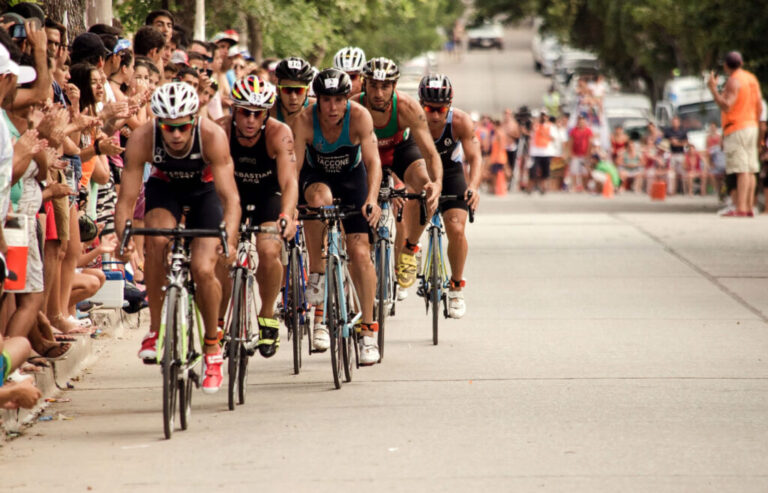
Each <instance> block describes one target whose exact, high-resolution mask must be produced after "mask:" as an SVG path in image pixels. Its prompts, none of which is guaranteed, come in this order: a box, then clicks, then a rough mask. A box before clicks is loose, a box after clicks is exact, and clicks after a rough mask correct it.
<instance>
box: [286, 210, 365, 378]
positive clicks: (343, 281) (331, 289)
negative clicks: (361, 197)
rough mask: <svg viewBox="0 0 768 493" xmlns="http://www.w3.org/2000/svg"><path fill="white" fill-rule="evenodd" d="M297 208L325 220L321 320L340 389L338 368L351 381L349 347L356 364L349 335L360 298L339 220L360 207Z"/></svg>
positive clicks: (303, 216)
mask: <svg viewBox="0 0 768 493" xmlns="http://www.w3.org/2000/svg"><path fill="white" fill-rule="evenodd" d="M299 209H300V210H303V211H306V212H305V213H300V214H299V219H302V220H314V221H325V222H326V223H327V227H326V235H327V244H326V245H325V247H324V248H325V251H324V252H323V258H324V259H325V261H326V262H325V294H324V297H323V322H325V323H326V326H327V327H328V332H329V334H330V338H331V368H332V370H333V384H334V386H335V387H336V388H337V389H340V388H341V385H342V368H343V380H344V381H345V382H351V381H352V351H353V348H354V358H355V366H357V367H359V366H360V359H359V353H358V348H357V344H356V338H353V335H354V334H355V329H354V327H355V324H356V323H357V322H358V321H360V319H361V317H362V312H361V308H360V299H359V298H358V296H357V291H355V286H354V284H353V283H352V278H351V277H350V275H349V270H348V269H347V259H348V257H347V252H346V249H345V247H344V242H343V241H342V238H341V221H342V220H343V219H345V218H347V217H350V216H353V215H357V214H361V211H359V210H357V209H356V208H354V207H349V206H340V205H338V203H336V204H334V205H327V206H323V207H310V206H299Z"/></svg>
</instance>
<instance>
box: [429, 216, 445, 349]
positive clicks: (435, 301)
mask: <svg viewBox="0 0 768 493" xmlns="http://www.w3.org/2000/svg"><path fill="white" fill-rule="evenodd" d="M430 240H431V241H430V243H431V245H432V265H431V268H430V270H429V283H430V288H431V289H430V302H431V304H432V344H434V345H435V346H437V324H438V320H439V317H438V315H439V314H440V295H441V293H442V291H443V287H442V286H441V285H440V272H439V271H440V263H441V262H442V254H443V252H441V251H440V243H439V234H438V232H437V228H433V229H432V231H431V232H430Z"/></svg>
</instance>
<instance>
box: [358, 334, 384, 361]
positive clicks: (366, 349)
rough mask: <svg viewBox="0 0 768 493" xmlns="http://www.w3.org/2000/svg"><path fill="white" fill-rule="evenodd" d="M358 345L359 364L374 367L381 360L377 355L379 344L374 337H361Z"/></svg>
mask: <svg viewBox="0 0 768 493" xmlns="http://www.w3.org/2000/svg"><path fill="white" fill-rule="evenodd" d="M359 341H360V342H359V345H360V364H361V365H365V366H368V365H375V364H376V363H378V362H379V360H380V359H381V356H380V355H379V343H378V339H377V338H376V337H375V336H361V337H360V339H359Z"/></svg>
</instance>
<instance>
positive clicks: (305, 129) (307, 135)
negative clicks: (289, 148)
mask: <svg viewBox="0 0 768 493" xmlns="http://www.w3.org/2000/svg"><path fill="white" fill-rule="evenodd" d="M308 115H309V116H308ZM311 118H312V106H307V107H306V108H304V109H303V110H302V112H301V113H299V115H298V116H297V117H296V119H295V120H293V124H292V125H291V130H292V131H293V141H294V148H295V154H296V179H297V180H298V176H299V173H301V168H302V166H304V158H305V157H306V152H307V143H308V142H311V141H312V137H313V135H312V134H313V130H312V120H311Z"/></svg>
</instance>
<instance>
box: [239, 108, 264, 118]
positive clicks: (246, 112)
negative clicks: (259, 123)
mask: <svg viewBox="0 0 768 493" xmlns="http://www.w3.org/2000/svg"><path fill="white" fill-rule="evenodd" d="M237 112H238V113H240V116H242V117H244V118H248V117H251V116H252V117H254V118H261V115H263V114H264V113H266V112H267V110H249V109H248V108H237Z"/></svg>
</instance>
